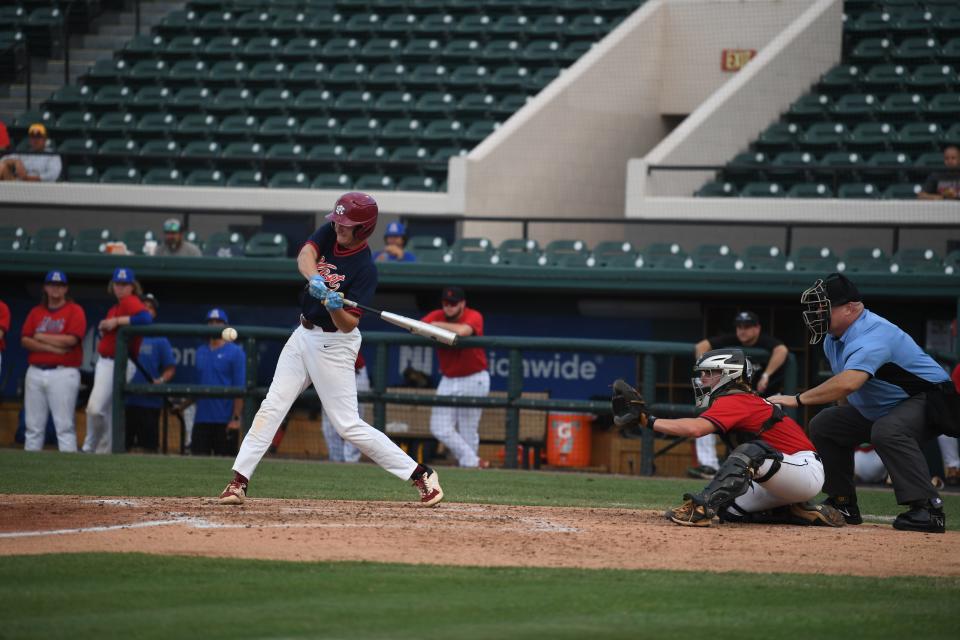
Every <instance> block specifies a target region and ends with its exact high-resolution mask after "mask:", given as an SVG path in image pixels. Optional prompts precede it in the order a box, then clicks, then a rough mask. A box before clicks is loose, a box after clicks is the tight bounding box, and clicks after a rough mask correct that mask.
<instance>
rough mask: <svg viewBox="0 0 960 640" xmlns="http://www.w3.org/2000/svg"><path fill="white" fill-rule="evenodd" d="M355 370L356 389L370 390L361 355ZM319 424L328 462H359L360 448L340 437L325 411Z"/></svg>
mask: <svg viewBox="0 0 960 640" xmlns="http://www.w3.org/2000/svg"><path fill="white" fill-rule="evenodd" d="M356 370H357V375H356V380H357V391H358V392H359V391H370V376H369V375H367V366H366V364H365V363H364V361H363V356H359V357H358V358H357V363H356ZM360 417H361V418H363V417H364V416H363V407H362V406H361V407H360ZM321 425H322V427H323V439H324V440H325V441H326V443H327V453H328V455H329V456H330V462H360V450H359V449H357V448H356V447H355V446H353V445H352V444H350V443H349V442H347V441H346V440H344V439H343V438H341V437H340V434H339V433H337V430H336V429H335V428H334V427H333V423H332V422H331V421H330V416H328V415H327V412H326V411H324V412H323V419H322V420H321Z"/></svg>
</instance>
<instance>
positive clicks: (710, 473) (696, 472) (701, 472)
mask: <svg viewBox="0 0 960 640" xmlns="http://www.w3.org/2000/svg"><path fill="white" fill-rule="evenodd" d="M687 475H688V476H690V477H691V478H699V479H701V480H713V477H714V476H715V475H717V470H716V469H714V468H713V467H711V466H710V465H708V464H701V465H699V466H696V467H688V468H687Z"/></svg>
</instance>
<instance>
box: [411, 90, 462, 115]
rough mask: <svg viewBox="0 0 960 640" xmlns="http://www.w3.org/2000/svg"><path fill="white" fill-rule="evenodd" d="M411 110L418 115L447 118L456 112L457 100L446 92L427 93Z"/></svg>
mask: <svg viewBox="0 0 960 640" xmlns="http://www.w3.org/2000/svg"><path fill="white" fill-rule="evenodd" d="M411 110H412V111H414V112H415V113H417V114H418V115H429V116H449V115H452V114H453V113H454V112H455V111H456V110H457V99H456V97H455V96H454V95H453V94H452V93H448V92H446V91H427V92H426V93H424V94H422V95H421V96H420V99H419V100H417V101H416V103H415V104H414V105H412V109H411Z"/></svg>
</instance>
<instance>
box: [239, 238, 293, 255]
mask: <svg viewBox="0 0 960 640" xmlns="http://www.w3.org/2000/svg"><path fill="white" fill-rule="evenodd" d="M245 254H246V256H247V257H248V258H286V257H287V238H286V237H285V236H284V235H282V234H279V233H256V234H254V235H253V237H252V238H250V240H248V241H247V246H246V249H245Z"/></svg>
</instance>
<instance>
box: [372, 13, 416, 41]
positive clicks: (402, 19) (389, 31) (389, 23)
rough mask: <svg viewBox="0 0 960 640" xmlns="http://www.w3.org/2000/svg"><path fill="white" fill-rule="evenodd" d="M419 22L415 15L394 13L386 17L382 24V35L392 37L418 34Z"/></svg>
mask: <svg viewBox="0 0 960 640" xmlns="http://www.w3.org/2000/svg"><path fill="white" fill-rule="evenodd" d="M405 6H406V5H403V6H402V7H401V8H404V7H405ZM419 21H420V19H419V17H418V16H417V14H415V13H393V14H390V15H388V16H386V18H385V19H384V20H383V22H381V23H380V33H382V34H383V35H385V36H391V37H400V36H406V35H408V34H412V33H414V32H416V30H417V26H418V24H419Z"/></svg>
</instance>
